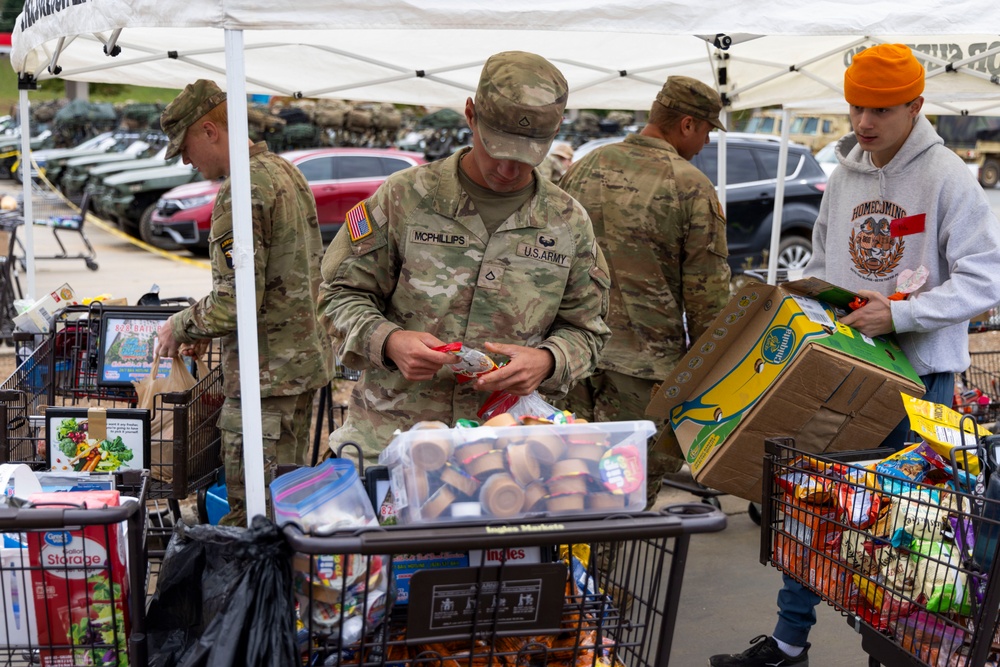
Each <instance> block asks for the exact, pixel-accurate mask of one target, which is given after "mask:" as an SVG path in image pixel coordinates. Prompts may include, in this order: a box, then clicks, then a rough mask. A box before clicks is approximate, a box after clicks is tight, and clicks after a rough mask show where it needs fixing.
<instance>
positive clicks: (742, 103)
mask: <svg viewBox="0 0 1000 667" xmlns="http://www.w3.org/2000/svg"><path fill="white" fill-rule="evenodd" d="M880 42H903V43H906V44H909V45H911V46H912V47H913V48H914V49H915V50H916V51H918V52H921V53H923V54H925V56H924V58H925V63H926V65H927V87H926V92H925V97H926V98H927V104H926V105H925V111H926V113H928V114H936V113H937V114H940V113H959V114H987V113H995V110H996V109H997V108H1000V86H998V83H1000V12H996V11H995V10H994V8H993V5H992V3H987V2H985V0H913V1H911V2H908V3H897V2H889V1H885V0H840V1H834V0H817V1H816V2H812V3H808V4H807V5H803V4H802V3H801V2H791V1H790V0H749V1H744V2H739V3H735V2H731V1H730V0H725V1H724V0H703V1H702V2H699V3H689V2H686V1H684V0H666V1H663V0H660V1H652V0H647V1H644V0H601V1H595V0H545V1H544V2H538V1H537V0H507V1H506V2H504V3H493V2H485V1H484V0H462V1H461V2H458V1H455V0H364V1H358V0H354V1H338V0H299V1H298V2H296V3H294V4H286V3H274V2H269V1H267V0H199V1H198V2H190V0H27V1H26V2H25V6H24V11H23V13H22V14H21V16H20V17H18V20H17V24H16V26H15V31H14V34H13V49H12V52H11V63H12V65H13V67H14V69H15V70H16V71H17V72H18V73H19V75H21V77H22V80H23V82H24V87H25V88H26V89H25V90H22V91H21V105H22V110H23V111H24V110H26V109H27V105H28V95H27V88H29V87H30V85H31V84H32V83H34V82H43V81H44V80H45V79H49V78H52V77H54V76H59V77H61V78H65V79H70V80H78V81H91V82H111V83H131V84H138V85H155V86H161V87H175V88H182V87H183V86H184V85H186V84H187V83H190V82H191V81H193V80H195V79H197V78H212V79H215V80H216V81H218V82H219V84H220V85H221V86H222V87H223V88H224V89H226V90H227V91H228V92H229V94H230V96H231V97H232V98H233V99H242V98H243V97H244V96H245V95H246V94H247V93H263V94H277V95H301V96H306V97H333V98H341V99H366V100H374V101H387V102H395V103H407V104H423V105H433V106H453V107H458V106H461V105H462V104H463V103H464V101H465V98H466V97H468V96H470V95H472V93H473V91H474V90H475V86H476V82H477V80H478V76H479V71H480V69H481V67H482V64H483V63H484V62H485V60H486V58H488V57H489V56H490V55H491V54H493V53H495V52H497V51H502V50H511V49H521V50H527V51H533V52H535V53H539V54H541V55H543V56H545V57H547V58H549V59H550V60H552V61H553V62H554V63H556V64H557V65H558V66H559V68H560V69H561V70H562V71H563V73H564V74H565V75H566V78H567V80H568V82H569V84H570V100H569V106H570V107H571V108H599V109H646V108H648V107H649V104H650V102H651V101H652V100H653V98H654V97H655V95H656V92H657V91H658V90H659V88H660V86H661V85H662V84H663V81H664V80H665V79H666V77H667V76H668V75H671V74H685V75H688V76H693V77H695V78H698V79H701V80H703V81H706V82H712V83H713V84H714V85H715V86H716V88H717V89H718V90H719V91H720V93H721V94H722V95H723V96H724V100H725V102H726V109H727V110H729V111H731V110H736V109H746V108H753V107H758V106H765V105H772V104H781V105H785V106H786V108H791V106H792V105H793V104H795V105H801V106H798V107H797V108H808V109H810V110H816V109H822V110H828V111H835V112H838V113H842V112H845V111H846V105H845V104H844V103H843V101H842V96H841V92H842V89H841V81H842V79H843V72H844V69H845V68H846V66H847V65H848V64H849V63H850V59H851V57H852V56H853V54H854V53H856V52H857V51H858V50H860V49H862V48H865V47H867V46H871V45H872V44H876V43H880ZM108 54H110V55H108ZM230 114H231V117H230V125H231V134H232V136H231V146H230V150H231V154H232V158H233V159H232V178H233V212H234V220H235V221H236V224H235V225H234V262H235V266H236V278H237V302H238V308H239V313H238V316H239V321H240V322H241V324H242V323H244V322H251V321H253V320H254V319H255V309H254V303H253V296H252V295H253V263H252V247H251V236H250V234H251V232H250V229H249V222H248V221H249V217H250V215H249V212H250V201H249V185H248V183H249V161H248V158H247V154H246V150H245V144H244V143H243V141H241V137H243V136H245V134H246V127H247V124H246V114H245V108H241V107H239V106H233V107H231V108H230ZM22 117H23V118H28V114H27V113H23V112H22ZM785 125H786V127H787V123H786V124H785ZM28 135H29V133H28V132H24V133H23V138H22V151H23V152H24V153H25V154H27V152H28V150H29V148H28ZM786 139H787V137H786ZM724 154H725V152H724V149H722V150H720V158H721V159H720V172H721V173H720V180H719V183H720V189H723V188H724V185H725V182H724V177H725V164H724ZM778 173H784V152H783V153H782V159H781V161H780V163H779V172H778ZM782 185H783V183H782V182H781V181H779V192H778V193H777V194H778V199H779V201H780V198H781V195H782V192H781V190H782V189H783V188H782ZM25 203H26V207H30V197H27V196H26V197H25ZM25 213H26V216H28V217H29V218H30V215H31V211H30V210H26V212H25ZM775 218H776V219H775V232H774V233H775V238H777V235H778V234H780V223H781V221H780V207H779V208H776V211H775ZM27 231H28V238H27V243H26V245H27V249H28V252H29V275H28V289H29V292H31V293H33V290H34V283H33V280H34V275H33V267H32V266H31V258H30V254H31V251H32V242H31V236H30V225H29V226H27ZM772 248H776V243H773V244H772ZM771 255H772V258H774V257H775V256H776V253H775V252H772V253H771ZM771 279H772V281H773V275H772V278H771ZM247 295H249V297H247ZM239 343H240V346H241V347H242V348H244V349H256V347H257V341H256V327H254V326H240V327H239ZM240 370H241V373H242V377H243V386H242V392H243V401H244V404H245V405H247V406H253V405H259V400H260V395H259V387H258V386H257V383H256V382H255V381H253V378H255V377H256V376H257V369H256V359H255V357H253V355H243V357H242V359H241V369H240ZM256 412H258V411H254V410H253V409H248V410H245V411H244V433H245V442H246V443H247V451H246V452H245V455H246V460H247V492H248V493H247V497H248V503H249V506H248V509H249V510H250V512H249V514H250V516H252V515H253V514H255V513H260V512H262V511H263V509H264V506H263V498H264V493H263V490H264V489H263V470H262V468H261V462H262V457H261V453H260V433H261V426H260V421H259V419H258V418H256V417H255V414H256Z"/></svg>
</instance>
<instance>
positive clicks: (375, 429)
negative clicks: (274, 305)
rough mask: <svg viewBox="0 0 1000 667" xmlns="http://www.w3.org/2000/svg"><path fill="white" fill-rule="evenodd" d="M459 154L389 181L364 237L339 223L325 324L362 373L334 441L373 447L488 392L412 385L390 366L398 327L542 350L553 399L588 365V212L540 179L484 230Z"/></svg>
mask: <svg viewBox="0 0 1000 667" xmlns="http://www.w3.org/2000/svg"><path fill="white" fill-rule="evenodd" d="M465 152H466V150H462V151H460V152H458V153H456V154H455V155H453V156H452V157H450V158H446V159H444V160H440V161H438V162H433V163H431V164H428V165H424V166H420V167H415V168H411V169H408V170H405V171H402V172H398V173H396V174H393V175H392V176H390V177H389V179H388V180H387V181H386V182H385V183H383V184H382V186H381V187H379V189H378V191H377V192H376V193H375V194H374V195H373V196H372V197H371V198H370V199H369V200H368V201H367V202H365V206H366V208H367V211H368V221H369V223H370V230H371V231H370V233H369V234H368V235H367V236H365V237H364V238H361V239H359V240H357V241H352V235H351V234H350V233H349V232H350V231H351V230H350V229H349V228H348V229H344V230H343V231H342V232H341V233H340V234H338V235H337V237H336V238H335V239H334V241H333V243H332V244H331V245H330V248H329V249H328V250H327V253H326V256H325V257H324V258H323V286H322V296H321V300H322V309H321V315H320V316H321V317H322V318H323V319H324V321H325V322H327V323H328V326H329V329H330V331H331V333H332V334H333V335H334V336H335V337H336V338H338V339H340V340H342V347H341V355H342V359H343V363H344V364H345V365H346V366H347V367H349V368H357V369H363V370H364V373H363V374H362V376H361V379H360V380H359V381H358V383H357V385H356V386H355V388H354V391H353V394H352V396H351V403H350V406H349V408H348V413H347V419H346V421H345V423H344V425H343V427H341V428H340V429H338V430H337V431H336V432H335V433H334V435H333V436H332V437H331V440H330V444H331V446H335V445H337V444H339V443H342V442H346V441H354V442H357V443H358V444H361V445H362V446H364V447H366V448H367V449H368V451H369V452H371V451H378V450H380V449H382V448H383V447H385V446H386V445H387V444H388V443H389V441H390V440H391V438H392V433H393V431H394V430H395V429H397V428H399V429H403V430H406V429H408V428H409V427H410V426H411V425H412V424H414V423H416V422H418V421H422V420H440V421H442V422H444V423H446V424H448V425H452V424H454V422H455V420H456V419H459V418H471V419H475V418H476V411H477V410H478V409H479V407H480V406H481V405H482V403H483V402H484V401H485V400H486V398H487V395H486V394H485V393H483V392H480V391H476V390H474V389H472V384H471V383H465V384H459V383H457V382H456V381H455V377H454V374H453V373H452V371H451V370H450V369H449V368H448V367H444V368H442V369H441V370H440V371H439V372H438V374H437V376H436V377H435V378H434V379H433V380H430V381H426V382H410V381H408V380H406V379H405V378H404V377H403V375H402V373H400V372H399V371H398V370H396V369H395V366H394V365H393V364H392V362H391V361H389V360H387V359H386V358H385V356H384V346H385V342H386V339H387V338H388V337H389V334H391V333H392V332H394V331H396V330H399V329H408V330H413V331H426V332H429V333H431V334H433V335H434V336H436V337H438V338H439V339H440V340H442V341H444V342H446V343H447V342H452V341H460V342H463V343H465V344H466V345H468V346H470V347H472V348H475V349H478V350H481V351H484V350H485V348H484V346H483V344H484V343H485V342H486V341H491V342H497V343H508V344H513V345H523V346H528V347H540V348H545V349H548V350H549V351H550V352H551V353H552V355H553V357H554V358H555V369H554V370H553V372H552V375H551V376H550V377H549V378H548V379H547V380H546V381H545V382H543V383H542V385H541V386H540V389H541V390H543V391H546V392H552V393H554V394H559V393H565V391H566V390H567V389H568V388H569V386H570V385H571V384H572V383H573V382H574V381H576V380H577V379H579V378H581V377H584V376H587V375H589V374H591V373H592V372H593V371H594V368H595V365H596V362H597V357H598V354H599V353H600V350H601V348H602V347H603V346H604V343H605V342H606V341H607V337H608V328H607V326H606V325H605V324H604V320H603V317H604V315H605V314H606V313H607V306H608V274H607V266H606V264H605V262H604V258H603V255H602V254H601V252H600V250H599V249H598V246H597V241H596V239H595V238H594V234H593V229H592V227H591V225H590V220H589V219H588V218H587V213H586V211H584V210H583V207H581V206H580V205H579V204H578V203H577V202H575V201H573V200H572V199H570V198H569V197H567V196H566V194H565V193H564V192H562V191H561V190H560V189H559V188H557V187H556V186H554V185H553V184H552V183H550V182H549V181H546V180H544V179H536V181H537V190H536V192H535V194H534V195H533V196H532V198H531V200H530V201H529V202H528V203H527V204H526V205H525V206H523V207H522V208H521V209H520V210H518V211H517V212H516V213H514V215H512V216H511V217H510V218H509V219H507V220H506V221H504V222H503V223H502V224H501V225H500V227H499V228H498V229H497V231H496V232H495V233H494V234H493V235H492V236H490V235H489V234H488V233H487V231H486V228H485V226H484V225H483V222H482V219H481V218H480V217H479V214H478V213H477V212H476V209H475V205H474V204H473V202H472V200H471V199H470V198H469V196H468V194H467V193H466V192H465V191H464V190H463V189H462V187H461V185H460V184H459V180H458V168H459V166H458V165H459V160H460V159H461V156H462V155H464V154H465ZM348 217H350V216H348ZM345 227H347V225H345Z"/></svg>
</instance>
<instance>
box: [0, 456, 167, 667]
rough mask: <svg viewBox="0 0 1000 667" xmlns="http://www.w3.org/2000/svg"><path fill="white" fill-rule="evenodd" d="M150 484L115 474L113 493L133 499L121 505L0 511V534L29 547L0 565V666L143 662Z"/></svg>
mask: <svg viewBox="0 0 1000 667" xmlns="http://www.w3.org/2000/svg"><path fill="white" fill-rule="evenodd" d="M148 480H149V477H148V474H147V473H145V472H142V473H140V472H138V471H132V472H130V473H127V474H125V475H120V476H118V482H119V485H118V489H119V491H120V492H121V493H122V494H123V495H129V496H132V497H134V498H136V499H137V500H138V502H129V503H123V504H122V505H121V506H118V507H106V508H103V509H84V508H82V507H81V508H78V509H77V508H66V507H62V506H60V507H52V506H49V507H46V506H41V505H39V506H37V507H21V508H13V507H8V506H3V507H0V532H2V533H4V534H5V535H4V537H6V538H7V539H13V540H23V542H24V544H26V545H27V546H26V547H23V548H22V547H7V548H4V549H3V558H2V559H0V582H3V594H2V596H0V602H2V603H3V604H4V609H5V614H4V616H3V619H0V662H2V664H4V665H9V666H11V667H20V666H23V667H29V666H31V665H39V664H41V665H42V667H46V666H54V665H68V664H81V665H82V664H115V665H119V664H121V665H125V664H131V665H136V666H139V665H145V664H146V635H145V615H144V610H145V593H146V579H147V562H146V555H145V552H144V550H143V526H144V523H145V521H144V514H145V511H144V510H145V499H146V492H147V489H148ZM77 538H78V539H77ZM122 540H123V541H124V544H122V542H121V541H122ZM116 546H117V547H118V548H119V549H120V550H121V551H120V552H118V553H119V554H121V553H124V555H125V558H124V560H119V558H117V557H116V552H117V550H116V549H115V547H116ZM123 567H124V570H125V571H122V569H123ZM60 630H62V635H60V633H59V631H60ZM99 661H103V662H99Z"/></svg>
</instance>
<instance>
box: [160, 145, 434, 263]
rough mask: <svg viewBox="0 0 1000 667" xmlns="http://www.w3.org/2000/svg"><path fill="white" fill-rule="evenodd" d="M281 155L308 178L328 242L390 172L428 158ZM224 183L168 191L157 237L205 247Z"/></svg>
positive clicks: (376, 151)
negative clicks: (356, 207)
mask: <svg viewBox="0 0 1000 667" xmlns="http://www.w3.org/2000/svg"><path fill="white" fill-rule="evenodd" d="M281 155H282V157H284V158H286V159H287V160H289V161H290V162H291V163H292V164H294V165H295V166H297V167H298V168H299V169H300V170H301V171H302V173H303V175H304V176H305V177H306V180H307V181H309V187H310V188H311V189H312V193H313V197H315V198H316V211H317V213H318V214H319V227H320V233H321V234H322V236H323V241H324V242H328V241H330V240H331V239H332V238H333V237H334V236H335V235H336V233H337V232H338V231H339V230H340V226H341V225H342V224H343V222H344V216H345V215H347V212H348V211H349V210H350V209H351V207H353V206H354V205H355V204H357V203H358V202H359V201H361V200H363V199H367V198H368V197H370V196H371V195H372V193H374V192H375V190H376V189H377V188H378V186H379V185H380V184H381V183H382V181H384V180H385V179H386V177H387V176H389V175H390V174H392V173H395V172H397V171H400V170H402V169H406V168H408V167H412V166H415V165H418V164H423V163H424V162H425V160H424V156H423V155H421V154H420V153H413V152H406V151H399V150H395V149H381V148H313V149H308V150H299V151H289V152H287V153H282V154H281ZM219 187H220V183H219V182H218V181H212V182H209V181H202V182H199V183H191V184H189V185H185V186H181V187H178V188H175V189H174V190H171V191H170V192H168V193H166V194H164V195H163V197H162V198H161V199H160V200H159V201H158V202H157V203H156V207H155V209H154V211H153V214H152V219H151V221H152V237H153V240H152V242H153V243H154V244H155V245H159V246H160V247H167V248H173V247H186V248H189V249H191V250H193V251H200V252H205V251H206V250H207V249H208V233H209V228H210V227H211V221H212V207H213V206H214V205H215V194H216V193H217V192H218V191H219Z"/></svg>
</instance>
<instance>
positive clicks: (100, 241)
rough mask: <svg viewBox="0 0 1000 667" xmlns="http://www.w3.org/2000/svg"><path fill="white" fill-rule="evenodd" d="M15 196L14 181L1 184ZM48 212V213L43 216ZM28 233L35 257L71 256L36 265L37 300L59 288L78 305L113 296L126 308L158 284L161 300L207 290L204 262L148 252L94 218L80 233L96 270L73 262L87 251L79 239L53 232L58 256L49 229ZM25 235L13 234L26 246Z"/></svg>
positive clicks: (0, 191) (24, 284)
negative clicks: (66, 286) (69, 289)
mask: <svg viewBox="0 0 1000 667" xmlns="http://www.w3.org/2000/svg"><path fill="white" fill-rule="evenodd" d="M20 192H21V184H20V183H17V182H16V181H13V180H6V181H0V195H3V194H10V195H12V196H15V197H16V196H17V195H18V194H19V193H20ZM48 210H49V209H48V208H47V209H46V211H48ZM64 212H65V214H70V213H71V212H72V211H70V209H69V208H66V209H65V211H64ZM31 232H32V235H33V238H34V246H35V256H36V257H44V256H51V255H57V254H66V255H69V256H70V258H68V259H37V260H36V261H35V295H34V296H35V297H36V298H39V297H40V296H41V295H44V294H48V293H49V292H51V291H53V290H55V289H56V288H57V287H59V286H60V285H62V284H63V283H67V284H69V286H70V287H72V288H73V291H74V292H75V293H76V296H77V300H82V299H84V298H90V297H95V296H98V295H100V294H110V295H111V296H112V297H116V298H118V297H124V298H126V299H128V303H129V304H135V303H136V302H137V301H138V299H139V297H141V296H142V295H143V294H145V293H146V292H148V291H149V290H150V287H151V286H152V285H154V284H156V285H159V287H160V296H162V297H188V296H190V297H193V298H199V297H201V296H203V295H205V294H207V293H208V291H209V290H210V289H211V287H212V277H211V270H210V267H209V264H208V261H207V259H205V258H201V257H194V256H192V255H190V254H189V253H186V252H185V253H167V252H163V251H160V250H159V249H156V248H151V247H150V246H146V245H145V244H142V242H140V241H138V240H136V239H134V238H132V237H131V236H128V235H127V234H124V233H122V232H120V231H119V230H118V229H117V228H115V227H113V226H111V225H109V224H107V223H104V222H103V221H100V220H98V219H96V218H94V217H93V215H91V216H88V219H87V221H86V222H85V223H84V226H83V233H85V234H86V236H87V238H88V239H89V240H90V243H91V245H92V246H93V247H94V250H95V252H96V258H95V259H96V261H97V265H98V268H97V270H96V271H91V270H89V269H88V268H87V265H86V264H85V262H84V260H83V259H79V258H76V257H75V256H76V255H79V254H86V252H87V251H86V247H85V246H84V244H83V241H82V238H81V237H80V235H79V234H77V233H76V232H74V231H70V230H61V231H59V232H58V234H59V237H58V239H60V240H62V242H63V245H64V246H65V253H62V250H61V249H60V247H59V244H58V242H57V238H56V236H55V233H54V232H53V230H52V229H51V228H48V227H43V226H40V225H34V226H33V227H32V229H31ZM26 234H27V230H25V229H23V228H22V229H21V230H19V232H18V236H19V238H20V239H21V242H22V243H25V238H26ZM19 280H20V282H21V288H22V290H24V291H27V279H26V277H25V276H24V275H23V274H22V275H21V276H20V278H19Z"/></svg>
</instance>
